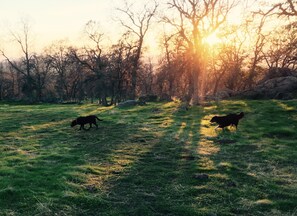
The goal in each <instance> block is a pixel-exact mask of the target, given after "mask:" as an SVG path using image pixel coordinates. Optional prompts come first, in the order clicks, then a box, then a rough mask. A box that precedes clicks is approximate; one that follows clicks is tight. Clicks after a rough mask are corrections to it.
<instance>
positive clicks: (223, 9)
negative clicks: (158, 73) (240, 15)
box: [164, 0, 235, 104]
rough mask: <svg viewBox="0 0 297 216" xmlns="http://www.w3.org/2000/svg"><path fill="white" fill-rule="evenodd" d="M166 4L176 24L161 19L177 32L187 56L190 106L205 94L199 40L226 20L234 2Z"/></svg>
mask: <svg viewBox="0 0 297 216" xmlns="http://www.w3.org/2000/svg"><path fill="white" fill-rule="evenodd" d="M168 4H169V6H170V7H171V8H173V9H175V10H176V11H177V12H178V13H179V22H177V21H175V20H173V19H170V18H168V17H166V18H164V20H165V21H166V22H167V23H170V24H171V25H173V26H174V27H175V28H176V29H177V32H178V34H179V36H180V37H181V38H183V40H184V41H185V42H186V45H187V49H188V50H189V52H190V53H191V59H192V60H191V63H192V65H191V77H192V79H191V80H192V84H191V86H190V88H191V90H190V91H191V92H192V96H191V99H192V102H193V103H194V104H198V103H199V101H200V100H201V99H202V98H203V97H204V94H205V92H204V91H205V90H204V86H203V85H204V77H205V68H204V66H203V64H204V59H203V58H204V57H203V55H204V49H205V47H204V46H203V38H204V37H206V36H207V35H210V34H212V33H213V32H214V31H216V30H217V29H218V28H219V27H220V26H221V25H222V24H223V23H224V22H225V21H226V18H227V15H228V14H229V12H230V10H231V9H232V8H233V7H234V6H235V1H232V2H229V1H222V0H204V1H199V0H172V1H171V2H170V3H168Z"/></svg>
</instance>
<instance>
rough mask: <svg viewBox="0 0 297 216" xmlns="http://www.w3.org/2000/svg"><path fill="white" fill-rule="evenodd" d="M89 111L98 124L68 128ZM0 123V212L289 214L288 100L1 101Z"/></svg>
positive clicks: (293, 130)
mask: <svg viewBox="0 0 297 216" xmlns="http://www.w3.org/2000/svg"><path fill="white" fill-rule="evenodd" d="M240 111H244V112H245V113H246V116H245V117H244V118H243V119H242V120H241V121H240V123H239V127H238V131H235V130H234V129H230V130H225V131H222V130H214V128H215V125H211V124H210V123H209V120H210V119H211V117H212V116H213V115H217V114H220V115H221V114H227V113H230V112H237V113H238V112H240ZM88 114H96V115H97V116H98V117H100V118H102V119H103V120H104V121H103V122H100V123H99V124H100V127H99V129H98V130H96V129H95V128H92V129H90V130H89V131H78V126H77V127H76V128H71V127H70V122H71V120H73V119H74V118H76V117H77V116H79V115H88ZM0 128H1V129H0V133H1V136H0V215H183V216H184V215H191V216H192V215H269V216H270V215H297V101H296V100H292V101H277V100H270V101H245V100H244V101H222V102H220V103H209V104H207V105H205V106H203V107H191V108H190V110H188V111H185V110H183V109H181V108H180V104H179V103H177V102H170V103H150V104H148V105H147V106H138V107H132V108H125V109H119V108H115V107H108V108H106V107H100V106H97V105H90V104H89V105H46V104H41V105H17V104H5V103H1V104H0Z"/></svg>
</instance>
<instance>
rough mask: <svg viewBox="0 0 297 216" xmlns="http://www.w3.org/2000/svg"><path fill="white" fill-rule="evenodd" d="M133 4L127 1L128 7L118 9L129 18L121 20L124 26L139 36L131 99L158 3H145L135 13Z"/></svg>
mask: <svg viewBox="0 0 297 216" xmlns="http://www.w3.org/2000/svg"><path fill="white" fill-rule="evenodd" d="M131 7H132V6H131V5H128V4H127V2H126V8H124V9H120V8H118V10H119V11H120V12H122V13H123V14H124V15H126V17H127V18H128V20H127V21H124V20H123V19H121V20H120V22H121V24H122V26H124V27H125V28H126V29H127V30H128V32H130V33H132V34H133V35H134V36H136V37H137V41H136V52H135V56H134V59H133V68H132V71H131V74H132V83H131V84H132V92H131V99H135V97H136V86H137V77H138V70H139V64H140V58H141V52H142V48H143V43H144V38H145V35H146V34H147V32H148V30H149V27H150V24H151V20H152V18H153V16H154V15H155V13H156V11H157V8H158V4H157V2H156V1H155V2H154V5H153V6H152V7H150V8H149V7H148V4H145V5H144V10H143V11H141V12H140V13H135V12H133V11H132V9H131Z"/></svg>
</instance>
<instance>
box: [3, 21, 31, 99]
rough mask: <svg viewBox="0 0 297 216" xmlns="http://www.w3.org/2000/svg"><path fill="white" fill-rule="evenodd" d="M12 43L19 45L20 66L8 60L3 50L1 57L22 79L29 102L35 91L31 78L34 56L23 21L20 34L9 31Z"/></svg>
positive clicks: (27, 27) (26, 24) (25, 24)
mask: <svg viewBox="0 0 297 216" xmlns="http://www.w3.org/2000/svg"><path fill="white" fill-rule="evenodd" d="M11 35H12V37H13V39H14V41H15V42H16V43H17V44H18V45H19V47H20V49H21V51H22V54H23V57H22V61H21V64H17V63H16V62H15V61H13V60H12V59H11V58H9V57H8V56H7V55H6V54H5V52H4V51H3V50H0V52H1V54H2V56H3V57H4V58H5V59H6V60H7V62H8V63H9V64H10V65H11V67H12V68H13V69H14V70H16V71H17V72H18V73H19V74H21V75H22V76H23V77H24V80H25V82H24V84H23V88H22V89H23V93H24V94H25V95H26V96H27V99H29V100H30V101H31V100H33V97H34V95H33V92H34V90H35V80H34V77H33V69H34V67H35V66H34V56H35V54H34V53H32V52H31V50H30V27H29V24H28V23H27V22H25V21H23V22H22V31H21V33H17V32H13V31H11Z"/></svg>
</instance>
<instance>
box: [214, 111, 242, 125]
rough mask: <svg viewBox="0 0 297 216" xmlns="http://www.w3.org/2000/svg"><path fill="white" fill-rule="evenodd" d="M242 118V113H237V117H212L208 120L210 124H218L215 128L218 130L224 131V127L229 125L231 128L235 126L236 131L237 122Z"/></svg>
mask: <svg viewBox="0 0 297 216" xmlns="http://www.w3.org/2000/svg"><path fill="white" fill-rule="evenodd" d="M243 116H244V113H243V112H241V113H239V114H238V115H237V114H229V115H226V116H214V117H213V118H212V119H211V120H210V122H216V123H218V124H219V125H218V126H217V128H218V127H219V128H222V129H224V127H227V126H230V125H231V126H235V127H236V129H237V125H238V122H239V120H240V119H241V118H243Z"/></svg>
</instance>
